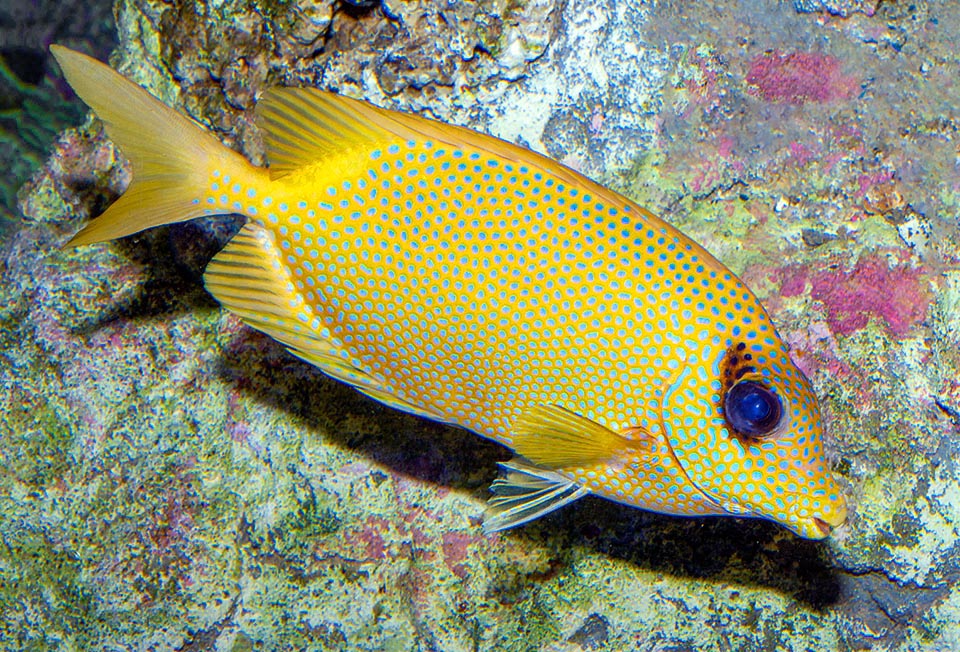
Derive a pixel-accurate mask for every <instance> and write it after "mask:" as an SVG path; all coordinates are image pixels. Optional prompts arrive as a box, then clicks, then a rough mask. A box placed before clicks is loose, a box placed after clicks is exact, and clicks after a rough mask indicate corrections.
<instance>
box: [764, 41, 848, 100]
mask: <svg viewBox="0 0 960 652" xmlns="http://www.w3.org/2000/svg"><path fill="white" fill-rule="evenodd" d="M747 83H748V84H750V86H751V87H753V89H754V93H755V94H757V95H759V96H760V97H761V98H763V99H764V100H766V101H767V102H784V103H787V104H797V105H799V104H805V103H807V102H829V101H831V100H835V99H844V98H848V97H850V96H851V95H853V92H854V90H855V89H856V88H857V80H856V79H855V78H853V77H847V76H845V75H843V74H842V73H841V72H840V61H839V60H838V59H837V58H835V57H832V56H830V55H826V54H816V53H813V52H791V53H790V54H785V53H783V52H780V51H779V50H771V51H770V52H765V53H764V54H761V55H759V56H756V57H754V58H753V59H752V60H751V61H750V69H749V71H748V72H747Z"/></svg>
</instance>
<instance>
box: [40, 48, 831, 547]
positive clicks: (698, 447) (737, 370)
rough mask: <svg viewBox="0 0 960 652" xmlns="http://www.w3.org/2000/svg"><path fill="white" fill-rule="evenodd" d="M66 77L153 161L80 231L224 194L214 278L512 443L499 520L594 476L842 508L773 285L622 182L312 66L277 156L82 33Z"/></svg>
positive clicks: (292, 102)
mask: <svg viewBox="0 0 960 652" xmlns="http://www.w3.org/2000/svg"><path fill="white" fill-rule="evenodd" d="M51 49H52V51H53V54H54V55H55V56H56V58H57V61H59V63H60V65H61V67H62V68H63V71H64V73H65V74H66V76H67V79H68V80H69V82H70V84H71V85H72V86H73V88H74V89H75V90H76V92H77V94H78V95H80V97H81V98H83V100H84V101H85V102H86V103H87V104H88V105H90V107H91V108H92V109H93V110H94V111H95V112H96V114H97V115H98V116H99V117H100V119H101V120H102V121H103V124H104V127H105V128H106V131H107V133H108V134H109V136H110V138H111V139H113V141H114V142H115V143H116V144H117V145H118V146H119V148H120V149H121V151H122V152H123V153H124V154H125V155H126V156H127V157H128V158H129V159H130V162H131V164H132V165H133V182H132V184H131V186H130V187H129V188H128V189H127V191H126V193H124V195H123V196H122V197H121V198H120V199H119V200H118V201H117V202H116V203H114V204H113V205H112V206H111V207H110V208H109V209H108V210H107V211H106V212H105V213H104V214H103V215H102V216H101V217H99V218H98V219H96V220H94V221H93V222H92V223H90V224H89V225H88V226H87V227H86V228H84V229H83V230H82V231H80V233H79V234H77V236H76V237H74V238H73V240H71V241H70V243H71V244H74V245H81V244H87V243H91V242H97V241H103V240H109V239H112V238H118V237H121V236H125V235H128V234H131V233H135V232H137V231H141V230H143V229H146V228H149V227H152V226H157V225H160V224H169V223H172V222H177V221H182V220H189V219H192V218H196V217H200V216H203V215H212V214H217V213H239V214H242V215H245V216H246V217H247V222H246V225H245V226H244V227H243V228H242V229H241V230H240V232H239V233H238V234H237V235H236V236H235V237H234V238H233V239H232V240H231V241H230V242H229V244H228V245H227V246H226V247H225V248H224V249H223V251H221V252H220V253H219V254H218V255H217V256H216V257H215V258H214V259H213V260H212V261H211V262H210V264H209V266H208V267H207V269H206V273H205V275H204V280H205V283H206V287H207V289H208V290H209V291H210V292H211V293H212V294H213V296H214V297H216V298H217V299H218V300H219V301H220V303H222V304H223V305H224V306H225V307H226V308H228V309H229V310H230V311H232V312H234V313H235V314H237V315H238V316H239V317H240V318H241V319H243V320H244V321H245V322H246V323H247V324H249V325H250V326H252V327H254V328H256V329H259V330H261V331H263V332H265V333H267V334H269V335H270V336H272V337H274V338H276V339H277V340H279V341H280V342H282V343H283V344H284V345H286V347H287V348H288V349H289V350H290V351H291V352H292V353H294V354H295V355H297V356H299V357H300V358H302V359H304V360H306V361H307V362H310V363H311V364H314V365H316V366H317V367H319V368H320V369H321V370H322V371H323V372H324V373H326V374H328V375H330V376H332V377H333V378H336V379H339V380H341V381H343V382H345V383H349V384H350V385H352V386H354V387H356V388H357V389H358V390H360V391H361V392H363V393H365V394H368V395H369V396H372V397H373V398H375V399H377V400H378V401H382V402H383V403H386V404H387V405H390V406H392V407H395V408H398V409H400V410H405V411H407V412H412V413H414V414H418V415H421V416H424V417H427V418H430V419H434V420H437V421H441V422H444V423H449V424H453V425H457V426H461V427H464V428H468V429H470V430H472V431H474V432H476V433H479V434H480V435H482V436H484V437H488V438H490V439H493V440H495V441H498V442H500V443H501V444H503V445H505V446H508V447H510V448H512V449H513V450H514V451H515V452H516V453H517V455H518V457H516V458H515V459H514V460H512V461H511V462H509V463H507V464H504V465H503V473H502V474H501V476H500V477H499V478H498V479H497V480H496V481H495V482H494V484H493V486H492V488H491V489H492V491H493V498H492V499H491V501H490V505H489V508H488V512H487V518H486V521H485V529H486V530H487V531H496V530H502V529H505V528H509V527H512V526H515V525H519V524H521V523H525V522H527V521H529V520H531V519H534V518H537V517H539V516H542V515H543V514H546V513H548V512H551V511H553V510H554V509H557V508H558V507H560V506H562V505H565V504H567V503H569V502H571V501H573V500H575V499H577V498H579V497H580V496H583V495H586V494H596V495H598V496H603V497H605V498H609V499H611V500H614V501H617V502H620V503H624V504H627V505H631V506H634V507H640V508H643V509H648V510H653V511H656V512H662V513H666V514H677V515H683V516H705V515H723V514H731V515H736V516H743V517H759V518H767V519H771V520H774V521H776V522H778V523H781V524H783V525H784V526H786V527H787V528H789V529H791V530H792V531H794V532H796V533H797V534H799V535H801V536H803V537H809V538H823V537H825V536H827V535H828V534H829V533H830V532H831V530H832V528H834V527H835V526H838V525H840V524H841V523H843V522H844V519H845V517H846V505H845V502H844V498H843V495H842V492H841V490H840V488H839V487H838V485H837V484H836V483H835V481H834V480H833V478H832V477H831V475H830V472H829V471H828V469H827V465H826V461H825V457H824V450H823V422H822V419H821V416H820V409H819V406H818V403H817V399H816V397H815V396H814V394H813V392H812V390H811V388H810V384H809V382H808V381H807V379H806V378H805V377H804V375H803V374H802V373H801V372H800V370H799V369H797V368H796V367H795V366H794V365H793V363H792V362H791V361H790V357H789V355H788V354H787V349H786V347H785V345H784V344H783V342H782V341H781V340H780V338H779V336H778V335H777V333H776V330H775V329H774V327H773V324H772V323H771V321H770V318H769V317H768V315H767V313H766V312H765V311H764V309H763V307H762V306H761V305H760V303H759V302H758V300H757V298H756V297H755V296H754V295H753V293H751V292H750V290H748V289H747V288H746V287H745V286H744V285H743V283H741V282H740V280H739V279H737V277H736V276H734V275H733V274H732V273H731V272H730V270H728V269H727V268H726V267H724V266H723V265H722V264H721V263H720V262H718V261H717V260H716V259H715V258H714V257H713V256H711V255H710V254H709V253H708V252H707V251H706V250H704V249H703V248H702V247H700V246H699V245H697V244H696V243H695V242H693V241H691V240H690V239H689V238H687V237H686V236H684V235H683V234H682V233H680V232H679V231H678V230H677V229H675V228H673V227H672V226H670V225H669V224H667V223H666V222H664V221H662V220H660V219H659V218H657V217H655V216H654V215H652V214H651V213H649V212H648V211H646V210H644V209H643V208H641V207H640V206H638V205H637V204H635V203H634V202H632V201H630V200H629V199H627V198H626V197H622V196H620V195H618V194H617V193H615V192H613V191H610V190H608V189H606V188H603V187H602V186H600V185H598V184H596V183H594V182H592V181H590V180H589V179H587V178H585V177H584V176H582V175H580V174H578V173H576V172H574V171H573V170H570V169H568V168H566V167H564V166H562V165H560V164H558V163H556V162H554V161H552V160H550V159H547V158H545V157H543V156H540V155H538V154H536V153H533V152H531V151H528V150H526V149H523V148H521V147H517V146H515V145H512V144H510V143H506V142H504V141H501V140H499V139H497V138H493V137H491V136H486V135H483V134H480V133H477V132H474V131H471V130H469V129H464V128H462V127H456V126H452V125H447V124H443V123H440V122H436V121H433V120H428V119H425V118H420V117H416V116H411V115H406V114H403V113H398V112H394V111H388V110H385V109H381V108H378V107H376V106H372V105H370V104H367V103H365V102H361V101H358V100H353V99H349V98H346V97H341V96H339V95H335V94H332V93H326V92H321V91H317V90H313V89H305V88H284V89H275V90H271V91H268V92H267V93H266V94H265V95H264V97H263V98H262V100H261V101H260V102H259V104H258V106H257V119H258V124H259V125H260V127H261V128H262V130H263V134H264V139H265V144H266V148H267V155H268V159H269V163H270V166H269V168H268V169H267V168H260V167H255V166H253V165H252V164H250V163H249V162H248V161H247V160H245V159H244V158H243V157H242V156H240V155H239V154H237V153H235V152H233V151H230V150H229V149H227V148H226V147H224V146H223V145H222V144H221V143H220V142H219V141H218V140H216V139H215V138H214V137H213V136H212V135H210V134H209V133H207V132H205V131H204V130H203V129H202V128H201V127H199V126H198V125H197V124H195V123H194V122H192V121H191V120H189V119H188V118H185V117H183V116H181V115H179V114H177V113H176V112H175V111H174V110H172V109H170V108H169V107H167V106H165V105H164V104H162V103H161V102H159V101H158V100H156V99H155V98H154V97H152V96H151V95H150V94H149V93H147V92H146V91H145V90H143V89H142V88H140V87H139V86H137V85H135V84H133V83H132V82H130V81H128V80H126V79H125V78H123V77H122V76H121V75H119V74H118V73H116V72H115V71H113V70H112V69H110V68H109V67H108V66H106V65H104V64H102V63H100V62H98V61H96V60H95V59H91V58H90V57H87V56H85V55H83V54H79V53H77V52H72V51H70V50H68V49H66V48H63V47H58V46H53V47H52V48H51Z"/></svg>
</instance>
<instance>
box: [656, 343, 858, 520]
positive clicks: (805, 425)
mask: <svg viewBox="0 0 960 652" xmlns="http://www.w3.org/2000/svg"><path fill="white" fill-rule="evenodd" d="M771 330H772V328H771ZM704 362H705V367H704V368H703V369H699V370H696V372H694V373H693V374H692V376H699V378H700V379H704V378H707V379H709V386H710V391H706V392H701V393H700V397H701V400H699V401H698V400H688V399H692V398H694V397H693V393H692V392H684V391H679V392H676V391H675V392H673V395H671V393H670V392H668V393H667V394H666V395H665V396H664V405H663V409H664V427H665V428H666V429H667V431H668V438H669V440H670V443H671V446H672V448H673V450H674V454H675V455H676V457H677V460H678V461H679V462H680V464H681V466H682V467H683V468H684V471H685V473H686V474H687V476H688V477H689V479H690V480H691V482H692V483H693V484H695V485H696V486H697V487H698V488H699V489H700V490H701V491H702V492H703V493H705V494H706V495H707V496H709V497H710V498H711V499H712V500H714V501H715V502H716V503H717V504H718V505H719V506H720V507H722V508H723V509H724V511H725V512H727V513H729V514H734V515H741V516H748V517H759V518H766V519H770V520H773V521H776V522H778V523H780V524H782V525H784V526H786V527H787V528H789V529H790V530H792V531H793V532H795V533H796V534H798V535H800V536H802V537H805V538H809V539H822V538H824V537H826V536H828V535H829V534H830V533H831V531H832V530H833V529H834V528H835V527H837V526H839V525H841V524H842V523H843V522H844V521H845V520H846V514H847V507H846V502H845V500H844V496H843V492H842V490H841V488H840V486H839V485H838V483H837V482H836V480H835V479H834V478H833V476H832V474H831V472H830V469H829V467H828V465H827V460H826V455H825V453H824V442H823V437H824V427H823V418H822V416H821V413H820V405H819V403H818V401H817V397H816V395H815V394H814V392H813V389H812V388H811V386H810V382H809V381H808V380H807V378H806V376H804V374H803V372H802V371H801V370H800V369H799V368H797V366H796V365H795V364H794V363H793V362H792V361H791V359H790V356H789V354H788V353H787V350H786V347H785V345H784V344H783V343H782V342H781V341H780V339H779V337H777V336H776V335H773V336H769V337H759V338H756V339H755V340H754V341H750V340H748V339H742V340H738V339H732V340H730V341H729V346H728V348H726V350H723V351H721V352H720V353H719V355H717V356H716V357H715V359H713V360H708V361H704ZM686 384H689V385H692V384H693V382H692V379H691V381H688V383H675V385H676V386H677V387H682V386H684V385H686ZM691 412H699V414H697V415H696V417H699V418H691V416H693V415H691ZM678 417H679V418H678Z"/></svg>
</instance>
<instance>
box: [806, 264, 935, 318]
mask: <svg viewBox="0 0 960 652" xmlns="http://www.w3.org/2000/svg"><path fill="white" fill-rule="evenodd" d="M810 284H811V290H810V293H811V296H812V297H813V298H814V299H816V300H817V301H821V302H823V305H824V307H825V309H826V311H827V317H828V321H829V323H830V328H831V330H833V332H834V333H837V334H839V335H850V334H851V333H853V332H855V331H858V330H860V329H862V328H864V327H865V326H866V325H867V324H868V323H869V321H870V318H871V317H879V318H881V319H883V321H884V322H885V323H886V325H887V327H888V328H889V329H890V332H891V333H893V335H895V336H898V337H901V336H903V335H906V334H907V332H908V331H909V330H910V329H911V328H912V327H913V326H914V325H916V324H917V323H919V322H920V321H922V320H923V319H924V318H925V317H926V316H927V309H928V307H929V305H930V287H929V283H928V281H927V277H926V275H925V274H924V272H923V270H921V269H912V268H907V267H892V268H891V267H890V266H889V265H888V264H887V261H886V259H884V258H882V257H870V258H864V259H861V260H860V261H859V262H858V263H857V265H856V266H855V267H854V268H853V269H852V270H846V271H845V270H843V269H828V270H823V271H820V272H817V273H815V274H813V275H812V277H811V278H810Z"/></svg>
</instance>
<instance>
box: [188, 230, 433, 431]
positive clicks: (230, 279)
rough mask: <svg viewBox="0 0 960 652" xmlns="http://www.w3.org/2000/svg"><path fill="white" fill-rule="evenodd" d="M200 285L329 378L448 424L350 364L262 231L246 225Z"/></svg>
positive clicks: (228, 307) (207, 271)
mask: <svg viewBox="0 0 960 652" xmlns="http://www.w3.org/2000/svg"><path fill="white" fill-rule="evenodd" d="M203 280H204V284H205V285H206V288H207V290H208V291H209V292H210V294H212V295H213V296H214V297H215V298H216V299H217V301H219V302H220V303H221V304H223V306H224V307H225V308H227V309H228V310H230V312H232V313H234V314H236V315H237V316H238V317H240V319H242V320H243V321H244V322H245V323H247V324H248V325H250V326H252V327H253V328H256V329H257V330H259V331H263V332H264V333H266V334H267V335H269V336H270V337H272V338H274V339H275V340H277V341H279V342H281V343H282V344H284V345H285V346H286V347H287V349H288V350H289V351H290V352H291V353H293V354H294V355H296V356H297V357H299V358H301V359H302V360H305V361H306V362H309V363H310V364H312V365H314V366H316V367H318V368H319V369H320V370H321V371H323V372H324V373H325V374H327V375H328V376H331V377H333V378H336V379H337V380H340V381H343V382H345V383H348V384H350V385H352V386H354V387H356V388H357V389H358V390H360V391H361V392H363V393H365V394H367V395H368V396H371V397H373V398H375V399H376V400H378V401H380V402H381V403H385V404H387V405H389V406H390V407H393V408H397V409H400V410H404V411H406V412H412V413H414V414H417V415H420V416H424V417H427V418H430V419H434V420H437V421H444V422H448V423H449V420H448V419H446V418H445V417H444V416H443V415H441V414H438V413H436V412H434V411H433V410H430V409H428V408H424V407H419V406H416V405H414V404H412V403H410V402H408V401H406V400H404V399H403V398H401V397H399V396H397V395H396V394H394V393H393V392H392V391H391V390H390V388H388V387H385V386H384V385H383V383H381V382H380V381H379V380H378V379H377V378H375V377H374V376H372V375H371V374H369V373H367V372H366V371H365V370H363V369H362V368H360V366H359V365H358V363H357V362H356V361H354V360H352V359H351V357H350V356H349V354H348V353H347V352H346V351H344V350H343V347H342V346H340V344H339V343H338V342H337V341H336V339H335V338H334V337H333V336H332V335H331V334H330V332H329V330H328V328H327V326H326V325H325V324H324V323H323V321H322V320H321V319H320V317H319V316H318V315H316V314H314V311H313V309H312V307H311V306H310V305H309V304H307V302H306V301H305V300H304V297H303V295H302V294H301V293H300V292H299V291H298V290H297V288H296V287H295V286H294V284H293V281H292V280H291V278H290V274H289V272H288V271H287V269H286V267H285V266H284V265H283V263H282V262H281V260H280V255H279V250H278V248H277V246H276V244H275V243H274V240H273V236H272V234H271V233H270V232H269V231H267V230H266V229H264V228H262V227H260V226H257V225H256V224H253V223H248V224H246V225H245V226H244V227H243V228H242V229H241V230H240V232H239V233H237V235H236V236H234V238H233V239H232V240H231V241H230V242H229V243H228V244H227V246H226V247H224V248H223V250H222V251H221V252H220V253H219V254H217V255H216V256H215V257H214V258H213V260H211V261H210V264H209V265H207V269H206V271H205V272H204V275H203Z"/></svg>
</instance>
